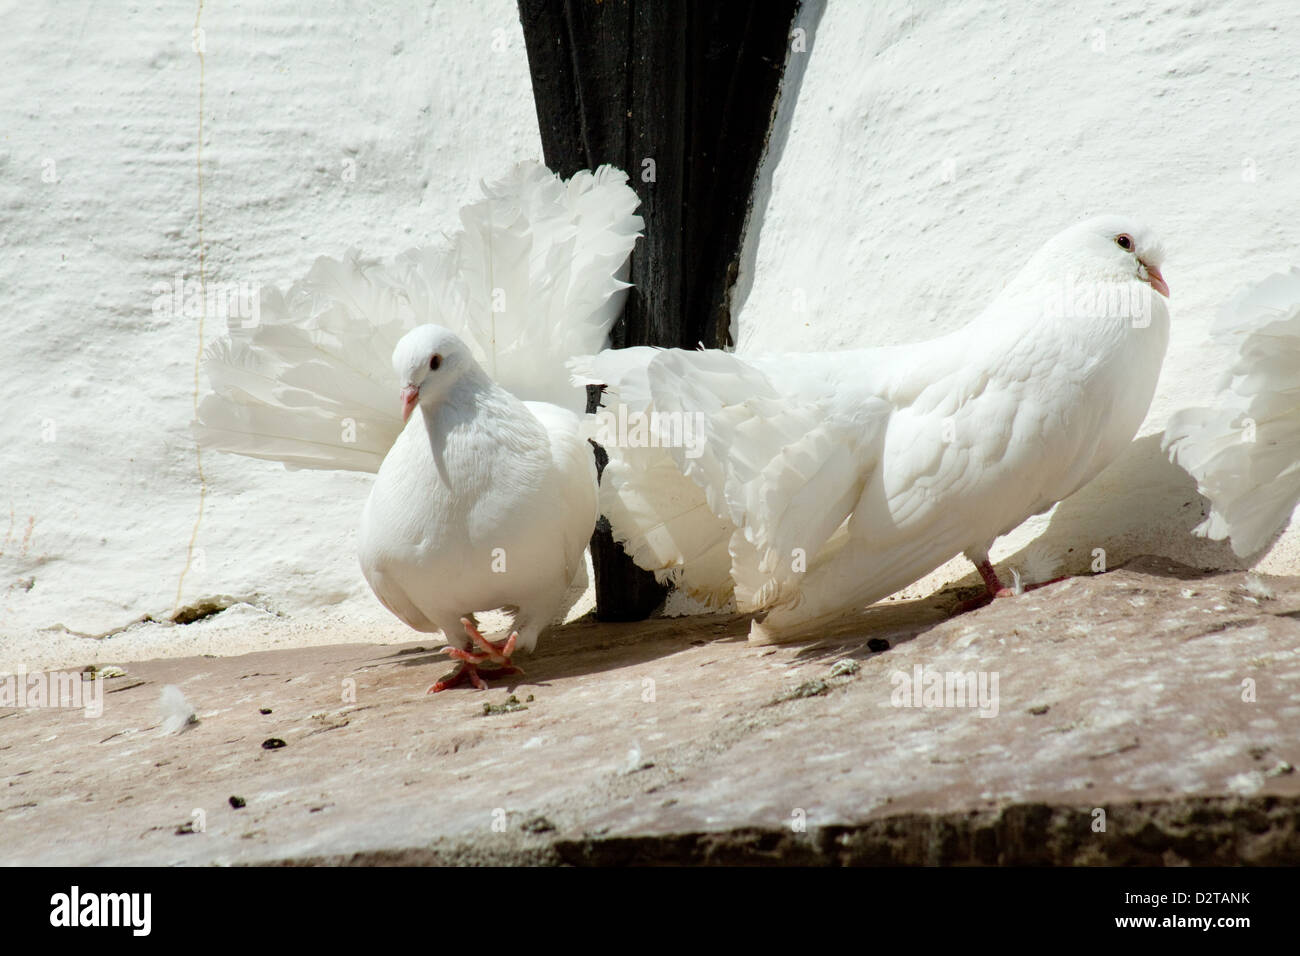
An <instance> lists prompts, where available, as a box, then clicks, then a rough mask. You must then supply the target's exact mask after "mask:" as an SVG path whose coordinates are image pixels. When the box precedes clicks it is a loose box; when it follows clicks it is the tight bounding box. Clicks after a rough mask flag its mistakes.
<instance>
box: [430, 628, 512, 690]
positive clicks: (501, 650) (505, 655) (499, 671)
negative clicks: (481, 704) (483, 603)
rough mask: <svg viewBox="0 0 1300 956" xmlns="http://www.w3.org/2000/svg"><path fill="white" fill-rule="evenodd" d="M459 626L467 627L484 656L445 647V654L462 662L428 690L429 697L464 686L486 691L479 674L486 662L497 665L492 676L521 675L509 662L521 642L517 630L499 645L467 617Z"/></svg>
mask: <svg viewBox="0 0 1300 956" xmlns="http://www.w3.org/2000/svg"><path fill="white" fill-rule="evenodd" d="M460 623H461V624H463V625H464V627H465V633H466V634H468V635H469V639H470V640H471V641H472V642H473V643H475V644H477V645H478V646H479V647H481V648H483V652H482V653H481V654H476V653H474V652H473V651H463V650H461V649H460V648H459V647H444V648H443V649H442V652H443V653H444V654H446V655H447V656H448V657H451V658H454V659H456V660H458V661H460V666H459V667H457V668H456V670H455V671H454V672H453V673H452V675H451V676H450V677H446V678H444V679H442V680H440V681H438V682H437V683H436V684H433V685H432V686H430V687H429V689H428V690H427V691H425V693H426V694H437V693H439V692H440V691H444V690H448V689H449V688H452V687H459V686H460V685H461V684H466V683H469V684H473V685H474V686H475V687H477V688H478V689H479V690H487V683H486V682H485V681H484V680H483V678H482V677H481V676H480V675H479V672H478V665H479V664H482V663H483V662H484V661H491V662H492V663H494V664H496V665H498V666H496V667H492V668H489V669H488V674H489V676H491V677H504V676H506V675H509V674H522V673H523V670H522V669H521V668H519V667H516V666H515V665H514V664H512V663H510V655H511V654H513V653H514V652H515V644H516V643H517V642H518V641H519V632H518V631H514V632H512V633H511V635H510V636H509V637H508V638H506V639H505V640H504V641H502V642H501V643H499V644H494V643H492V642H491V641H489V640H488V639H487V638H486V637H484V636H483V635H482V634H481V633H480V632H479V629H478V628H477V627H475V626H474V622H473V621H471V620H470V619H469V618H467V617H462V618H461V619H460Z"/></svg>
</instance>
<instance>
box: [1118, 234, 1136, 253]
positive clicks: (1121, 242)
mask: <svg viewBox="0 0 1300 956" xmlns="http://www.w3.org/2000/svg"><path fill="white" fill-rule="evenodd" d="M1115 244H1116V245H1117V246H1119V247H1120V248H1121V249H1123V250H1124V251H1125V252H1132V251H1133V246H1134V242H1133V237H1132V236H1130V235H1129V234H1128V233H1127V232H1121V233H1120V234H1119V235H1118V236H1116V237H1115Z"/></svg>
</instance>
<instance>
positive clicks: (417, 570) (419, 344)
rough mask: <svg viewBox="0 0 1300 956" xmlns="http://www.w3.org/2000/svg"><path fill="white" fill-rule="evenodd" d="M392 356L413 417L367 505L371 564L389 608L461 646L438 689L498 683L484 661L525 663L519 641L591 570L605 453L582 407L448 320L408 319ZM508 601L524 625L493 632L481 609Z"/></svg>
mask: <svg viewBox="0 0 1300 956" xmlns="http://www.w3.org/2000/svg"><path fill="white" fill-rule="evenodd" d="M393 367H394V369H395V370H396V371H397V376H398V380H399V381H400V382H401V384H402V389H401V400H402V414H403V416H404V417H406V418H407V422H406V427H405V428H403V429H402V434H401V435H400V436H398V439H397V442H396V444H394V445H393V447H392V449H390V450H389V452H388V455H387V456H386V457H385V458H384V463H383V465H381V466H380V468H379V475H378V477H377V478H376V479H375V483H374V486H373V487H372V488H371V489H370V497H369V499H368V500H367V501H366V507H365V510H364V511H363V512H362V513H361V528H360V531H359V533H358V536H357V555H358V557H359V558H360V561H361V570H362V572H363V573H364V574H365V576H366V580H367V581H369V582H370V587H371V588H372V589H373V590H374V592H375V595H376V596H377V597H378V598H379V600H380V601H381V602H383V605H384V607H386V608H388V609H389V610H390V611H392V612H393V613H394V614H396V615H397V616H398V617H400V618H401V619H402V620H403V621H405V622H406V623H407V624H409V625H410V626H411V627H413V628H415V629H416V630H417V631H428V632H433V631H441V632H442V633H443V634H444V635H446V637H447V639H448V641H449V643H450V644H451V645H452V647H451V648H449V649H448V651H449V653H451V654H452V656H454V657H456V658H458V659H459V660H460V661H461V667H460V668H459V670H458V671H457V676H456V678H454V679H453V681H452V682H440V683H438V684H435V685H434V686H433V687H432V688H430V689H431V690H442V689H444V688H445V687H447V686H451V683H454V682H455V681H456V680H460V679H468V680H469V681H471V682H472V683H474V685H475V686H477V687H485V686H486V685H485V684H484V683H483V681H482V679H481V678H480V677H479V676H478V674H477V670H476V665H478V664H479V663H482V662H483V661H485V660H491V661H495V662H497V663H499V664H500V665H501V666H502V667H503V668H512V665H511V663H510V656H511V654H512V653H513V652H514V651H515V649H516V647H517V648H518V649H519V650H522V651H525V652H527V651H531V650H532V649H533V647H534V646H535V645H536V644H537V636H538V635H539V634H540V633H541V631H542V629H543V628H545V627H546V626H547V625H548V624H550V623H551V620H552V619H553V618H554V617H555V615H556V613H557V612H558V611H559V610H560V609H561V606H562V604H563V602H564V599H565V595H566V594H567V592H568V589H569V585H570V583H571V582H572V581H573V579H574V578H575V577H576V576H577V575H578V574H579V573H580V572H581V571H583V570H584V569H585V565H584V563H583V553H584V552H585V550H586V548H587V542H588V540H590V538H591V532H592V529H593V528H594V527H595V524H596V517H597V515H596V463H595V459H594V458H593V456H592V451H591V446H590V445H589V444H587V442H586V441H585V440H584V439H583V438H581V437H580V436H579V434H578V432H579V426H580V424H581V419H580V418H579V417H578V415H576V414H575V413H573V412H571V411H569V410H568V409H564V408H560V407H559V406H558V405H551V404H547V403H545V402H521V401H520V400H519V399H517V398H515V396H513V395H511V394H510V393H509V392H508V391H506V390H505V389H504V388H502V387H501V386H500V385H498V384H497V383H495V382H494V381H492V379H491V378H489V377H488V375H487V373H486V372H484V371H483V369H482V368H481V367H480V366H479V364H478V362H476V361H475V360H474V356H473V355H472V354H471V352H470V350H469V349H468V348H467V347H466V346H465V343H464V342H462V341H461V340H460V339H459V338H457V337H456V335H454V334H453V333H451V332H449V331H447V330H446V329H444V328H441V327H439V326H436V325H424V326H420V327H419V328H416V329H414V330H412V331H411V332H408V333H407V334H406V336H405V337H403V339H402V340H401V341H400V342H398V343H397V348H396V350H395V351H394V352H393ZM417 409H418V413H416V410H417ZM500 607H508V608H511V609H512V610H514V611H515V620H514V630H513V631H512V633H511V634H510V637H509V638H508V640H506V641H505V642H503V643H501V644H494V643H493V642H491V641H489V640H488V639H487V638H485V637H484V636H483V635H482V634H481V633H479V631H478V628H477V626H476V622H475V621H474V612H475V611H485V610H490V609H494V608H500ZM462 626H463V627H464V630H465V634H466V635H467V636H468V638H469V639H470V640H472V641H473V643H474V644H476V645H478V648H479V650H478V651H477V652H476V651H474V650H472V649H471V650H467V649H466V643H467V642H466V640H465V638H464V637H461V636H460V635H459V634H458V628H459V627H462Z"/></svg>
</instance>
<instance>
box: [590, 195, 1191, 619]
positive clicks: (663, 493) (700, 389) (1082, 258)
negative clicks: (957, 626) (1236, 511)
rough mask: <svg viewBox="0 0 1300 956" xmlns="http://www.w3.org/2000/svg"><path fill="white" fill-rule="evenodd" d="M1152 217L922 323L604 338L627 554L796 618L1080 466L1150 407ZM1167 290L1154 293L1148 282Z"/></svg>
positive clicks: (1065, 492)
mask: <svg viewBox="0 0 1300 956" xmlns="http://www.w3.org/2000/svg"><path fill="white" fill-rule="evenodd" d="M1161 260H1162V252H1161V249H1160V246H1159V245H1158V244H1157V243H1156V241H1155V239H1154V237H1153V236H1152V234H1151V233H1150V232H1149V231H1148V230H1147V229H1146V228H1144V227H1143V226H1141V225H1139V224H1138V223H1135V222H1133V221H1131V220H1129V219H1126V218H1121V217H1117V216H1105V217H1100V218H1096V219H1091V220H1089V221H1087V222H1084V223H1081V224H1079V225H1076V226H1073V227H1071V228H1069V229H1067V230H1065V231H1064V232H1062V233H1060V234H1059V235H1057V236H1056V237H1054V238H1053V239H1051V240H1050V241H1049V242H1047V244H1046V245H1044V246H1043V247H1042V248H1041V249H1040V250H1039V251H1038V252H1037V253H1036V254H1035V255H1034V256H1032V257H1031V258H1030V259H1029V261H1028V262H1027V263H1026V265H1025V266H1024V268H1023V269H1022V271H1021V272H1020V273H1019V275H1017V276H1016V278H1015V279H1014V280H1012V281H1011V283H1010V284H1008V285H1007V287H1006V288H1005V289H1004V290H1003V292H1002V293H1001V294H1000V295H999V296H998V297H997V298H996V299H995V300H994V302H993V303H992V304H991V305H990V306H989V307H988V308H986V309H985V310H984V312H983V313H982V314H980V316H979V317H978V318H976V319H975V320H974V321H973V322H971V323H970V324H968V325H967V326H965V327H964V328H962V329H960V330H959V331H956V332H954V333H952V334H950V335H946V336H944V337H942V338H939V339H935V340H932V341H929V342H923V343H918V344H914V345H904V346H894V347H887V348H875V349H864V350H856V351H843V352H815V353H802V354H786V355H763V356H740V355H736V354H732V353H728V352H720V351H698V352H692V351H682V350H656V349H649V348H639V349H626V350H621V351H612V352H611V351H607V352H603V353H601V354H599V355H596V356H591V357H584V358H581V359H578V360H575V361H574V362H573V363H571V368H573V370H574V372H575V381H577V382H580V383H602V384H605V385H607V386H608V389H607V392H606V394H607V396H608V397H607V399H606V405H607V408H606V409H605V410H604V411H602V412H601V414H600V415H599V416H597V418H596V419H595V424H594V431H595V434H594V437H595V440H596V441H599V442H601V443H602V444H604V445H605V446H606V448H607V450H608V452H609V455H610V462H609V465H608V466H607V467H606V469H605V471H604V475H603V478H602V481H601V486H600V497H601V511H602V513H604V514H605V515H606V516H607V517H608V518H609V521H610V524H611V526H612V528H613V532H614V536H615V538H616V539H617V540H620V541H622V542H623V543H624V546H625V548H626V549H627V551H628V553H629V554H630V555H631V556H632V557H633V560H635V561H636V563H637V564H638V565H640V566H641V567H643V568H645V569H647V570H652V571H654V572H656V574H657V575H658V576H659V577H660V578H661V579H665V580H672V581H674V582H675V583H676V584H677V585H678V586H679V587H682V588H685V589H686V590H687V591H689V592H690V593H691V594H692V595H693V596H695V597H696V598H699V599H702V600H704V601H705V602H707V603H709V604H713V605H719V604H722V603H725V602H726V601H728V600H729V599H731V598H733V597H734V599H735V602H736V605H737V607H738V609H739V610H741V611H742V612H749V613H754V614H756V615H761V618H755V620H754V621H753V623H752V625H751V630H750V637H751V639H752V640H758V641H778V640H785V639H793V638H797V637H802V636H804V635H805V634H807V633H808V632H811V631H814V630H816V629H818V628H820V627H822V626H824V624H826V623H828V622H829V621H830V620H831V619H833V618H835V617H836V616H838V615H840V614H842V613H843V612H844V611H845V610H847V609H850V608H854V607H861V606H864V605H866V604H870V603H872V602H874V601H877V600H879V599H881V598H883V597H886V596H888V595H889V594H892V593H894V592H895V591H897V590H899V589H900V588H902V587H905V586H906V585H908V584H910V583H912V582H914V581H916V580H917V579H919V578H920V577H922V576H924V575H925V574H927V573H928V572H930V571H932V570H933V569H935V568H937V567H938V566H939V565H941V564H943V563H944V562H945V561H947V560H949V559H950V558H952V557H954V556H955V555H957V554H961V553H964V554H965V555H966V556H967V557H968V558H969V559H970V560H971V561H972V562H973V563H975V565H976V566H977V567H978V568H979V570H980V572H981V575H982V576H983V578H984V580H985V583H986V584H987V586H988V590H989V592H990V594H994V595H998V594H1003V593H1007V592H1006V589H1004V588H1003V587H1002V584H1001V582H1000V581H999V580H998V577H997V575H996V573H995V571H994V569H993V567H992V565H991V564H990V563H989V559H988V554H989V547H990V546H991V544H992V543H993V541H994V539H996V538H997V537H998V536H999V535H1002V534H1004V533H1006V532H1008V531H1010V530H1012V529H1013V528H1015V527H1016V526H1017V525H1018V524H1020V523H1021V522H1022V521H1024V520H1025V519H1026V518H1028V517H1030V516H1031V515H1035V514H1040V513H1042V512H1044V511H1046V510H1048V509H1050V508H1051V507H1052V506H1053V505H1054V504H1055V503H1056V502H1058V501H1060V500H1061V499H1063V498H1066V497H1068V496H1069V495H1071V494H1073V493H1074V492H1075V491H1077V490H1078V489H1079V488H1080V487H1082V486H1083V485H1084V484H1086V483H1087V482H1088V481H1090V480H1091V479H1092V478H1093V477H1094V476H1095V475H1096V474H1097V473H1098V472H1100V471H1101V470H1102V469H1103V468H1105V467H1106V466H1107V465H1108V464H1109V463H1110V462H1111V461H1113V460H1114V459H1115V458H1116V457H1117V456H1118V455H1119V454H1120V453H1121V452H1122V451H1123V450H1124V448H1125V447H1126V446H1127V445H1128V444H1129V443H1130V441H1131V440H1132V438H1133V436H1134V434H1135V433H1136V431H1137V429H1138V427H1139V426H1140V425H1141V423H1142V420H1143V418H1144V417H1145V416H1146V413H1147V409H1148V406H1149V405H1150V402H1151V397H1152V394H1153V393H1154V391H1155V386H1156V380H1157V378H1158V376H1159V372H1160V366H1161V363H1162V361H1163V358H1164V353H1165V347H1166V344H1167V342H1168V336H1169V313H1168V310H1167V307H1166V304H1165V297H1166V296H1168V293H1169V289H1168V286H1167V285H1166V284H1165V281H1164V278H1163V276H1162V275H1161V273H1160V268H1159V267H1160V264H1161ZM1153 290H1154V292H1158V293H1160V294H1159V295H1156V294H1153Z"/></svg>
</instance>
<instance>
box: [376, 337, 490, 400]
mask: <svg viewBox="0 0 1300 956" xmlns="http://www.w3.org/2000/svg"><path fill="white" fill-rule="evenodd" d="M393 370H394V371H396V372H397V378H398V380H399V381H400V382H401V383H402V391H401V399H402V421H406V420H407V419H408V418H410V417H411V412H413V411H414V410H415V406H416V405H425V406H433V405H436V404H437V403H438V402H439V401H441V400H442V398H443V396H445V395H446V394H447V393H448V392H449V391H450V390H451V388H452V387H453V386H454V385H455V384H456V383H457V382H459V381H461V380H462V379H463V378H464V377H465V376H466V375H473V374H474V373H475V372H476V371H478V363H477V362H476V361H474V356H473V355H471V354H470V351H469V348H468V347H467V346H466V345H465V343H464V342H462V341H461V340H460V338H459V337H458V336H457V335H456V334H455V333H454V332H451V331H450V330H448V329H444V328H443V327H442V326H440V325H421V326H419V327H417V328H414V329H411V331H409V332H407V333H406V334H405V335H403V336H402V338H401V340H400V341H398V343H397V347H396V348H394V349H393Z"/></svg>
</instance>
